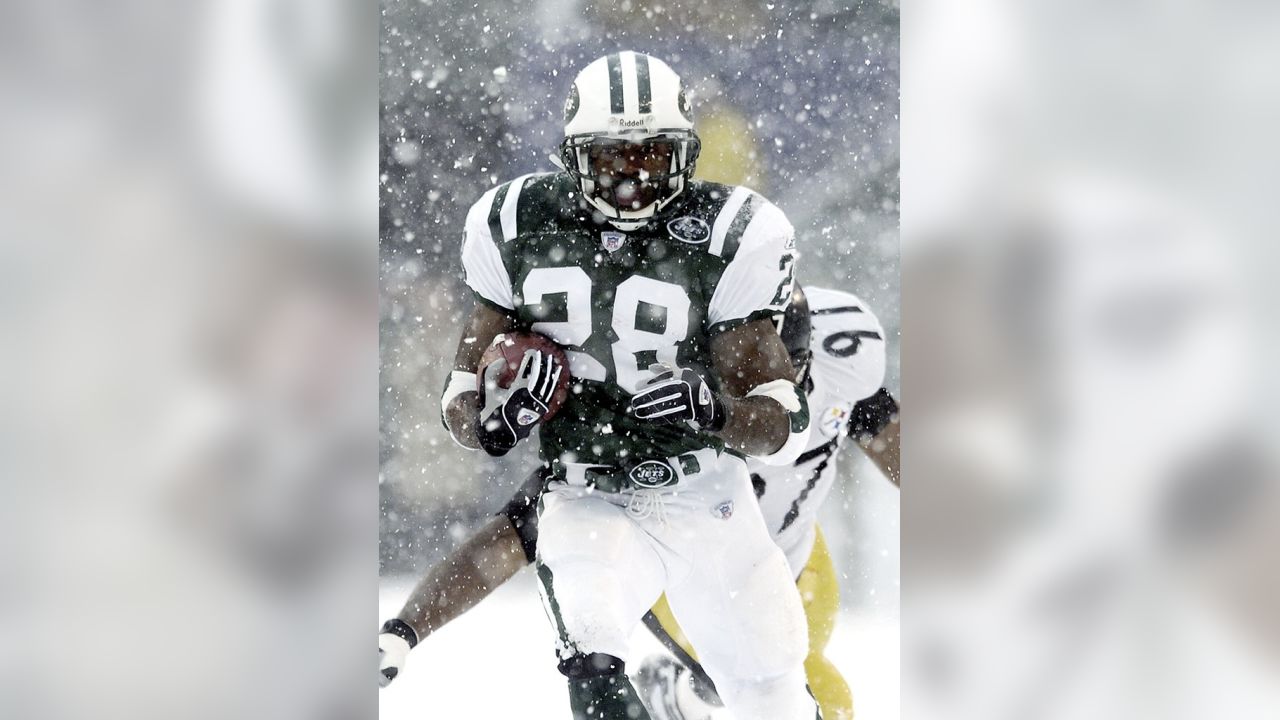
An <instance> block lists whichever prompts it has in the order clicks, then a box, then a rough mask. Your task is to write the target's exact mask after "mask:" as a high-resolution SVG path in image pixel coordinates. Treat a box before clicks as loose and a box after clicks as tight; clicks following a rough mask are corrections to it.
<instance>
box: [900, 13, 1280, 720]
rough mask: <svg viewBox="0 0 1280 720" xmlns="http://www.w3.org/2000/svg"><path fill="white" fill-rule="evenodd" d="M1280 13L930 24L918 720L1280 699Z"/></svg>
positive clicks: (906, 525)
mask: <svg viewBox="0 0 1280 720" xmlns="http://www.w3.org/2000/svg"><path fill="white" fill-rule="evenodd" d="M1237 11H1240V12H1241V13H1243V14H1240V15H1237V14H1236V13H1237ZM1245 17H1247V18H1248V21H1245ZM1274 19H1275V18H1274V13H1273V12H1272V11H1270V10H1263V9H1261V8H1251V9H1249V10H1248V11H1247V12H1245V10H1244V8H1242V7H1235V6H1233V7H1232V9H1231V10H1223V9H1220V8H1211V7H1209V6H1197V7H1186V8H1181V9H1178V10H1174V9H1172V8H1155V7H1154V6H1149V5H1147V6H1138V5H1131V6H1122V7H1114V8H1111V9H1110V10H1108V11H1106V12H1103V11H1101V10H1100V9H1099V8H1096V7H1089V6H1080V5H1072V6H1068V5H1067V4H1057V5H1046V6H1038V7H1036V8H1028V7H1025V6H1023V5H1020V4H1016V3H1006V2H1003V1H1002V0H993V1H991V2H979V3H976V4H967V5H966V6H965V7H964V8H959V7H956V6H954V5H953V4H948V3H936V2H925V3H923V4H921V5H918V6H916V10H915V14H912V13H908V17H907V18H906V22H905V23H904V32H905V33H906V34H907V36H908V37H914V38H917V40H916V42H915V44H914V45H913V46H912V50H913V51H909V52H908V53H907V55H906V57H905V58H904V67H905V69H906V72H905V77H904V89H905V93H904V106H905V110H906V117H907V118H908V121H907V123H906V125H905V127H904V133H903V143H904V146H905V147H906V148H907V149H908V150H907V155H908V158H907V163H906V172H905V176H906V177H907V178H908V180H907V182H905V183H904V187H903V191H904V195H905V197H907V198H911V199H918V202H919V204H916V205H914V209H915V211H914V212H913V211H911V209H910V208H909V209H908V212H906V213H905V214H904V216H903V228H904V233H903V259H904V264H903V278H904V282H903V306H904V317H905V318H906V322H907V323H908V325H907V326H908V327H909V328H911V330H910V332H909V334H908V335H907V336H906V339H907V342H906V343H905V347H904V350H903V352H904V355H905V357H906V358H907V365H906V368H907V372H906V373H905V376H906V377H905V384H906V385H907V387H909V388H910V389H911V391H910V393H909V394H908V401H907V402H906V403H905V404H906V405H907V406H908V407H907V409H906V411H905V412H906V416H907V417H908V418H910V419H911V422H910V423H909V424H908V427H907V429H906V430H905V435H904V437H905V438H906V439H905V440H904V443H903V448H904V450H903V453H904V454H903V471H904V477H905V478H906V482H905V483H904V489H903V493H904V498H903V502H904V520H903V543H904V546H905V550H904V559H905V563H904V566H903V577H904V586H905V589H906V593H905V595H904V601H903V602H904V604H903V625H902V627H903V645H904V651H905V655H904V664H903V667H904V680H905V683H906V684H905V686H904V692H903V698H904V700H903V712H904V715H905V716H906V717H911V718H948V720H951V719H953V718H983V719H984V720H990V719H992V718H1020V719H1021V718H1077V717H1088V718H1091V719H1096V718H1130V717H1160V718H1184V717H1185V718H1194V717H1204V716H1206V715H1229V716H1231V717H1248V718H1263V717H1274V716H1275V715H1276V713H1277V711H1280V682H1277V680H1280V654H1278V653H1277V650H1278V649H1280V645H1277V643H1276V642H1275V638H1276V637H1277V633H1276V629H1277V627H1280V604H1277V603H1276V598H1277V591H1278V590H1280V572H1277V570H1276V568H1277V567H1280V565H1277V564H1276V563H1275V561H1274V558H1272V557H1271V555H1272V554H1273V553H1272V550H1271V548H1272V547H1274V546H1273V545H1268V539H1273V538H1268V537H1267V536H1268V535H1269V534H1270V532H1271V531H1269V530H1265V529H1264V528H1274V527H1275V526H1276V521H1277V520H1280V493H1278V492H1277V488H1276V483H1275V478H1276V464H1275V461H1276V458H1275V453H1274V448H1275V447H1276V444H1275V439H1274V438H1275V435H1274V429H1275V426H1274V423H1273V418H1270V420H1271V422H1270V424H1269V422H1268V421H1269V418H1268V416H1269V415H1273V413H1272V412H1271V411H1269V410H1268V409H1267V405H1268V403H1267V402H1266V401H1265V400H1264V398H1269V397H1273V394H1272V393H1273V392H1274V390H1273V388H1274V384H1273V383H1268V382H1267V380H1268V378H1266V377H1265V374H1264V373H1263V372H1262V369H1263V368H1265V367H1268V366H1270V364H1269V363H1267V362H1266V361H1267V360H1268V359H1273V358H1274V352H1275V345H1274V339H1273V338H1267V337H1266V336H1265V334H1264V333H1263V332H1261V330H1262V329H1263V328H1264V327H1265V326H1266V325H1267V324H1270V325H1274V323H1266V321H1265V315H1260V314H1259V313H1258V309H1257V308H1258V305H1257V303H1258V301H1259V299H1260V298H1263V297H1266V296H1267V295H1268V294H1270V293H1273V292H1274V290H1273V289H1272V288H1268V287H1267V286H1262V285H1259V284H1258V282H1257V281H1258V280H1260V279H1261V280H1264V281H1265V282H1267V283H1268V285H1271V286H1273V285H1274V283H1273V282H1270V281H1269V280H1268V279H1267V278H1266V277H1265V276H1266V275H1267V274H1268V273H1266V272H1259V271H1258V270H1259V269H1260V268H1258V266H1257V265H1256V264H1255V263H1257V262H1258V261H1259V260H1261V259H1263V258H1266V257H1268V256H1273V248H1270V247H1263V246H1259V245H1254V244H1250V243H1249V242H1247V239H1248V238H1250V237H1256V238H1262V237H1270V235H1271V233H1262V232H1260V231H1261V230H1262V228H1263V227H1264V225H1263V224H1262V223H1260V222H1259V221H1260V220H1264V219H1266V218H1264V217H1263V216H1262V215H1260V214H1259V208H1258V207H1256V206H1255V205H1253V201H1254V200H1256V197H1253V196H1254V191H1253V190H1250V189H1249V188H1248V187H1247V186H1248V185H1249V184H1250V181H1254V182H1256V181H1258V180H1260V179H1262V178H1266V177H1268V176H1269V175H1270V170H1269V169H1268V168H1269V167H1270V163H1269V162H1265V163H1256V164H1251V163H1249V162H1240V161H1241V160H1244V159H1245V158H1247V156H1248V154H1249V153H1255V152H1256V153H1262V154H1264V155H1265V153H1267V152H1269V151H1271V150H1274V149H1275V147H1274V145H1275V143H1274V140H1272V139H1271V138H1270V137H1269V136H1270V133H1261V134H1260V133H1258V132H1256V130H1259V129H1261V128H1260V126H1256V125H1254V124H1255V123H1256V122H1257V121H1258V120H1259V119H1260V118H1261V117H1264V116H1273V115H1274V112H1275V110H1276V104H1275V103H1276V101H1275V95H1274V94H1270V95H1267V94H1266V93H1265V92H1262V91H1261V87H1260V86H1257V85H1253V84H1251V83H1250V82H1248V81H1247V80H1245V78H1247V77H1252V76H1253V74H1252V71H1251V70H1249V69H1248V68H1249V67H1251V66H1252V65H1253V64H1255V63H1264V64H1265V62H1269V61H1274V59H1275V57H1274V55H1275V51H1274V49H1273V48H1272V47H1271V46H1270V45H1268V44H1266V43H1263V42H1262V41H1261V40H1260V30H1259V29H1258V27H1257V26H1255V25H1254V23H1258V22H1265V23H1266V24H1267V25H1268V26H1269V27H1270V28H1271V32H1274V29H1275V23H1274ZM1207 36H1212V37H1214V38H1216V39H1218V40H1220V41H1221V42H1223V43H1224V45H1223V46H1215V48H1216V49H1215V51H1214V52H1213V53H1211V54H1210V55H1209V56H1207V57H1206V56H1204V55H1202V54H1201V53H1196V52H1190V51H1189V50H1188V48H1187V46H1186V44H1185V43H1188V42H1192V41H1194V40H1197V39H1204V38H1205V37H1207ZM1246 58H1249V59H1248V60H1246ZM1266 58H1269V60H1264V59H1266ZM1241 73H1243V76H1241ZM1227 77H1230V78H1232V80H1230V81H1224V80H1223V78H1227ZM1246 86H1247V87H1246ZM1227 115H1229V116H1231V120H1229V121H1227V122H1226V123H1225V125H1226V126H1227V127H1230V128H1231V129H1232V130H1233V131H1240V132H1241V134H1239V135H1234V136H1232V137H1230V138H1229V139H1224V132H1226V134H1228V135H1231V134H1232V133H1231V132H1227V131H1226V127H1224V122H1223V121H1224V120H1225V119H1226V118H1225V117H1224V116H1227ZM938 118H945V121H939V120H938ZM1251 126H1252V127H1253V129H1254V130H1255V132H1253V133H1249V134H1245V133H1244V132H1243V131H1245V130H1246V129H1247V128H1249V127H1251ZM1251 165H1252V167H1251ZM1245 178H1249V179H1250V180H1245ZM912 202H914V200H913V201H912ZM1268 245H1270V243H1268ZM1264 307H1265V306H1264ZM1260 401H1261V402H1260ZM1263 608H1267V609H1266V610H1264V609H1263Z"/></svg>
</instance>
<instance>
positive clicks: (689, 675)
mask: <svg viewBox="0 0 1280 720" xmlns="http://www.w3.org/2000/svg"><path fill="white" fill-rule="evenodd" d="M808 296H811V297H812V298H813V300H812V302H810V301H809V300H808V299H807V297H806V293H805V292H804V291H802V290H800V289H799V288H796V290H795V292H794V293H793V295H792V299H791V303H790V305H789V306H788V308H787V311H786V314H785V316H784V317H783V319H782V326H781V336H782V339H783V341H784V345H785V347H786V349H787V352H788V355H789V357H790V359H791V362H792V366H793V369H794V372H795V375H796V378H797V382H798V383H800V384H801V385H802V386H803V387H804V388H805V390H806V392H807V393H808V397H809V406H810V407H811V408H812V409H813V411H814V413H815V415H814V417H815V423H816V425H815V432H814V433H813V434H812V436H811V439H810V441H809V444H808V446H807V447H806V449H805V451H804V452H803V453H802V454H801V455H800V457H799V458H797V460H796V462H795V463H794V464H792V465H789V466H786V467H770V466H767V465H763V464H760V463H755V462H751V463H750V468H751V470H752V482H753V485H754V489H755V492H756V495H757V497H758V498H759V502H760V503H761V506H762V509H763V511H764V515H765V518H766V522H767V525H768V527H769V530H770V532H771V533H772V534H773V537H774V541H775V542H776V543H778V544H779V545H780V546H781V547H782V548H783V550H784V552H785V553H786V556H787V561H788V565H789V566H790V568H791V569H792V574H793V576H794V577H795V578H796V582H797V585H798V586H799V587H800V589H801V595H802V598H803V602H804V608H805V615H806V618H807V620H808V629H809V632H808V634H809V655H808V657H807V658H806V660H805V670H806V674H807V677H808V681H809V685H810V687H811V688H812V690H813V692H814V695H815V697H816V699H817V700H818V703H819V705H820V706H821V708H822V712H823V716H824V717H826V718H848V717H852V713H853V704H852V697H851V694H850V692H849V688H848V684H847V683H846V682H845V681H844V679H843V677H842V676H841V675H840V673H839V672H838V671H837V670H836V668H835V667H834V666H833V665H832V664H831V663H830V661H828V660H827V659H826V658H825V656H824V654H823V651H824V649H825V647H826V644H827V641H828V640H829V638H830V635H831V631H832V629H833V628H834V621H835V614H836V611H837V609H838V606H839V587H838V584H837V582H836V576H835V572H834V568H833V566H832V564H831V560H830V557H829V555H828V554H827V549H826V543H825V542H824V541H823V539H822V536H821V533H820V531H819V530H818V528H817V509H818V507H820V506H821V504H822V502H823V501H824V500H825V498H826V496H827V495H828V494H829V493H830V490H831V488H832V486H833V483H834V479H835V476H836V461H837V458H838V453H837V451H838V449H839V447H840V445H841V444H842V443H843V441H844V440H845V439H846V438H847V437H853V438H855V439H856V440H857V441H858V443H859V444H860V445H861V446H862V447H863V450H864V451H865V452H866V454H867V456H868V457H869V458H870V459H871V460H872V461H873V462H874V463H875V464H876V465H877V467H879V468H880V469H881V470H882V471H883V472H884V473H885V474H886V475H887V476H888V477H889V478H890V479H892V480H893V481H894V482H895V483H896V482H898V472H899V470H898V406H897V403H896V401H895V400H894V399H893V397H892V396H891V395H890V394H889V392H888V391H887V390H886V389H885V388H883V387H882V384H883V378H884V368H885V353H884V339H883V337H884V332H883V330H882V329H881V327H880V325H879V322H878V321H877V320H876V318H875V316H874V314H872V313H871V312H870V310H869V309H868V308H867V307H866V305H865V304H863V303H862V302H861V301H860V300H858V298H856V297H855V296H853V295H850V294H848V293H844V292H840V291H836V290H824V289H820V288H816V289H810V290H809V291H808ZM546 479H547V478H546V473H545V471H544V470H542V469H539V470H538V471H535V472H534V473H533V474H532V475H530V477H529V478H528V480H527V481H526V482H525V483H524V485H523V486H522V487H521V488H520V489H519V491H518V492H517V493H516V495H515V496H514V497H513V498H512V499H511V500H510V502H508V503H507V505H506V507H504V508H503V510H502V512H500V513H499V514H498V515H497V516H496V517H495V518H494V519H493V520H491V521H490V522H489V523H488V524H486V525H485V526H484V527H483V528H481V529H480V530H479V531H478V532H476V533H475V534H474V535H472V536H471V538H470V539H469V540H468V541H467V542H466V543H465V544H464V545H463V546H462V547H460V548H459V549H458V550H456V551H455V552H454V553H453V554H451V555H450V556H449V557H448V558H447V559H446V560H445V561H444V562H443V563H441V564H440V565H437V566H436V567H434V568H433V569H432V570H431V571H430V572H429V573H428V575H427V576H426V577H425V578H423V580H422V581H421V582H419V584H418V585H417V587H416V588H414V590H413V592H412V593H411V594H410V596H409V599H408V600H407V601H406V602H405V604H404V608H403V609H402V610H401V612H400V614H399V615H398V616H397V618H395V619H393V620H391V621H389V622H388V623H387V626H384V632H383V633H382V635H381V636H380V642H379V645H380V647H381V648H382V649H383V653H382V657H381V666H382V667H381V679H380V682H381V683H382V684H383V685H384V686H385V685H386V684H387V683H389V682H390V681H391V679H393V678H394V677H395V676H396V674H398V673H399V671H400V668H401V667H403V663H404V660H405V659H406V656H407V653H408V650H409V649H410V647H412V645H415V644H417V642H419V641H420V640H421V639H422V638H425V637H426V636H427V635H429V634H430V633H431V632H433V631H435V630H436V629H438V628H440V627H441V626H443V625H444V624H446V623H448V622H449V621H450V620H452V619H453V618H455V617H457V616H458V615H459V614H461V613H463V612H465V611H466V610H468V609H470V608H471V607H473V606H474V605H475V604H476V603H478V602H479V601H480V600H481V599H483V598H484V597H486V596H487V595H488V594H489V593H490V592H492V591H493V590H494V589H495V588H496V587H497V586H498V585H500V584H501V583H503V582H505V581H506V580H507V579H509V578H510V577H512V576H513V575H514V574H515V573H516V572H517V571H518V570H519V569H520V568H521V567H524V565H525V564H527V563H531V562H533V560H534V557H535V553H536V546H537V515H536V513H535V511H534V508H535V506H536V503H537V499H538V496H539V494H540V493H541V492H542V489H543V487H544V484H545V482H546ZM644 622H645V625H646V626H647V627H648V628H649V629H650V630H651V631H653V632H654V633H655V635H657V636H658V638H659V639H660V640H661V641H662V642H663V644H664V645H666V646H667V647H668V649H670V650H671V651H672V652H673V654H675V656H676V657H677V658H679V659H680V660H681V661H682V662H683V665H676V664H675V663H672V662H671V661H670V659H669V658H667V657H666V656H654V657H651V658H649V659H647V660H646V661H645V663H644V664H643V665H642V667H641V668H640V670H639V672H638V673H637V681H638V682H639V683H640V686H641V687H640V690H641V692H642V693H643V695H644V696H645V700H646V704H647V705H648V706H649V708H650V712H651V713H653V717H654V718H655V719H656V720H663V719H666V718H670V719H672V720H675V719H677V718H685V719H686V720H694V719H695V718H705V717H707V716H709V715H710V713H711V712H713V711H714V709H715V708H716V707H717V706H718V705H719V699H718V696H717V695H716V693H715V689H714V686H713V684H712V683H711V681H710V679H709V678H708V677H707V675H706V672H705V671H704V670H703V669H702V668H701V666H700V665H699V664H698V663H697V661H696V659H695V657H696V653H695V652H694V650H693V649H692V648H691V647H690V646H689V643H688V641H687V639H685V638H684V636H683V633H682V632H681V631H680V629H679V627H678V625H677V624H676V623H675V621H674V618H672V617H671V614H670V611H669V609H667V608H666V604H665V602H663V601H661V600H660V601H659V603H658V604H657V606H655V608H654V610H653V612H651V613H648V614H646V616H645V618H644ZM387 628H399V633H398V634H393V633H391V632H388V631H387Z"/></svg>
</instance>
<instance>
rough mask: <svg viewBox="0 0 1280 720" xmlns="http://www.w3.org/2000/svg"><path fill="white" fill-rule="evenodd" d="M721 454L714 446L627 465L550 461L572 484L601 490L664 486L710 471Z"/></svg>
mask: <svg viewBox="0 0 1280 720" xmlns="http://www.w3.org/2000/svg"><path fill="white" fill-rule="evenodd" d="M718 455H719V454H718V453H717V452H716V451H715V450H712V449H711V448H704V449H702V450H695V451H693V452H688V453H684V454H683V455H676V456H673V457H666V458H644V459H637V460H633V461H631V462H628V463H626V464H624V465H591V464H586V463H563V462H560V461H559V460H553V461H552V462H551V472H553V473H554V474H555V476H556V477H557V478H559V479H561V480H563V481H564V482H566V483H568V484H569V485H579V486H586V487H593V488H595V489H597V490H600V491H601V492H613V493H616V492H622V491H624V490H643V489H655V488H664V487H670V486H672V485H676V484H678V483H680V482H683V481H685V480H689V479H692V478H694V477H697V476H698V475H700V474H702V473H703V472H705V471H707V470H710V469H711V468H712V467H713V466H714V465H715V462H716V458H717V457H718Z"/></svg>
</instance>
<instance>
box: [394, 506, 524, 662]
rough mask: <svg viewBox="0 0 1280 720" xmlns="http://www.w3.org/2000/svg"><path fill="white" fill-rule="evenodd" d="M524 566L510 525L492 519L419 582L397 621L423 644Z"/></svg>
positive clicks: (520, 549) (506, 522) (502, 519)
mask: <svg viewBox="0 0 1280 720" xmlns="http://www.w3.org/2000/svg"><path fill="white" fill-rule="evenodd" d="M528 564H529V561H528V560H527V559H526V558H525V555H524V550H523V549H522V547H521V545H520V537H519V535H517V534H516V531H515V528H513V527H512V526H511V521H509V520H508V519H507V518H506V517H505V516H502V515H499V516H496V517H494V518H492V519H490V520H489V522H487V523H485V524H484V525H483V526H481V527H480V529H479V530H477V531H476V532H475V533H473V534H472V535H471V537H469V538H467V541H466V542H464V543H463V544H462V546H461V547H459V548H458V549H457V550H454V551H453V552H452V553H450V554H449V556H448V557H446V558H445V559H444V561H442V562H441V563H440V564H439V565H436V566H435V567H433V568H431V570H430V571H428V572H427V574H426V576H425V577H423V578H422V579H421V580H419V581H418V584H417V586H415V587H414V588H413V592H411V593H409V599H408V600H405V603H404V607H403V608H401V610H400V614H399V615H397V616H396V617H398V618H400V619H401V620H403V621H405V622H406V623H408V624H409V627H411V628H413V630H414V632H416V633H417V634H418V640H419V641H422V640H424V639H426V637H427V636H428V635H430V634H431V633H433V632H435V631H436V630H439V629H440V628H441V627H444V625H446V624H448V623H449V622H451V621H452V620H454V619H455V618H457V617H458V616H459V615H461V614H462V613H464V612H466V611H468V610H470V609H471V608H473V607H475V606H476V603H479V602H480V601H481V600H483V599H485V598H486V597H488V596H489V594H490V593H492V592H493V591H494V590H497V589H498V587H499V586H500V585H502V584H503V583H505V582H506V581H508V580H510V579H511V577H512V576H513V575H515V574H516V573H517V572H518V571H519V570H520V568H522V567H524V566H525V565H528Z"/></svg>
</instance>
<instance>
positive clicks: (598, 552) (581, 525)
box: [538, 453, 817, 720]
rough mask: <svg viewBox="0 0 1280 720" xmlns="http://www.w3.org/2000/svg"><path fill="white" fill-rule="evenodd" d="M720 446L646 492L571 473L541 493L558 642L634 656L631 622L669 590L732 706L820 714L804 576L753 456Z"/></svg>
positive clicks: (797, 717) (774, 717)
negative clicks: (759, 496)
mask: <svg viewBox="0 0 1280 720" xmlns="http://www.w3.org/2000/svg"><path fill="white" fill-rule="evenodd" d="M701 454H703V453H700V455H701ZM710 457H711V458H713V459H712V461H711V462H710V463H705V465H709V466H710V467H709V469H707V470H705V471H703V472H700V473H698V474H696V475H685V476H684V478H683V480H682V481H681V482H680V484H679V485H677V486H675V487H674V488H664V489H663V490H662V491H640V495H641V497H639V498H636V497H634V496H635V495H636V493H634V492H631V491H626V492H622V493H605V492H598V491H595V490H593V489H590V488H586V487H582V486H578V485H569V484H565V483H553V484H552V485H551V489H549V490H548V491H547V492H546V493H545V494H544V495H543V505H542V509H541V512H540V513H539V520H538V565H539V568H538V572H539V575H540V578H541V580H542V583H541V584H540V586H541V588H542V596H543V601H544V605H545V606H546V608H547V613H548V615H549V616H550V618H551V620H552V623H553V624H554V625H555V628H556V630H557V634H558V637H559V643H558V647H557V651H558V652H559V654H560V657H561V658H562V659H564V658H567V657H570V656H572V655H573V654H575V653H582V654H590V653H605V654H608V655H613V656H615V657H618V658H621V659H622V660H624V661H625V660H627V658H628V656H629V654H630V653H629V638H630V636H631V633H632V631H633V630H635V628H636V626H637V624H638V623H639V622H640V621H641V618H642V617H643V616H644V614H645V612H647V611H648V610H649V608H650V607H652V606H653V603H654V602H655V601H656V600H657V599H658V597H659V596H660V595H661V594H662V593H663V592H666V594H667V601H668V602H669V603H670V606H671V611H672V613H674V614H675V616H676V619H677V621H679V623H680V627H681V628H682V629H683V630H684V632H685V634H686V635H687V636H688V638H689V640H690V642H692V643H693V646H694V648H695V649H696V650H697V652H698V659H699V660H700V661H701V663H702V666H703V667H704V668H705V669H706V671H707V673H708V674H709V675H710V676H711V679H712V680H714V681H715V683H716V688H717V689H718V690H719V692H720V697H721V699H722V700H724V702H725V705H726V706H727V707H729V708H730V709H731V710H732V712H733V713H734V717H737V718H744V719H754V718H759V719H760V720H813V719H814V718H815V717H816V716H817V706H816V705H815V704H814V702H813V699H812V697H810V695H809V693H808V690H807V689H806V687H805V674H804V659H805V656H806V655H807V654H808V630H807V628H806V625H805V617H804V609H803V607H802V605H801V602H800V596H799V593H798V591H797V590H796V585H795V580H794V579H793V578H792V577H791V571H790V569H789V568H788V566H787V562H786V558H785V557H784V556H783V554H782V551H781V550H779V549H778V547H777V545H775V544H774V543H773V542H772V541H771V540H770V538H769V532H768V530H767V529H766V528H765V524H764V520H763V518H762V517H761V515H760V509H759V506H758V505H757V504H756V498H755V495H754V493H753V492H752V489H751V481H750V479H749V477H748V475H747V470H746V465H745V464H744V463H743V462H742V461H741V460H740V459H738V458H736V457H733V456H732V455H728V454H722V455H719V456H718V457H716V456H715V455H714V454H713V453H712V454H710ZM654 493H657V497H658V498H660V500H657V501H655V500H654V498H653V496H652V494H654ZM646 494H647V495H649V496H648V497H645V495H646ZM628 506H630V509H628Z"/></svg>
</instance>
